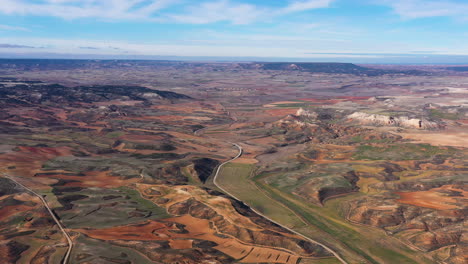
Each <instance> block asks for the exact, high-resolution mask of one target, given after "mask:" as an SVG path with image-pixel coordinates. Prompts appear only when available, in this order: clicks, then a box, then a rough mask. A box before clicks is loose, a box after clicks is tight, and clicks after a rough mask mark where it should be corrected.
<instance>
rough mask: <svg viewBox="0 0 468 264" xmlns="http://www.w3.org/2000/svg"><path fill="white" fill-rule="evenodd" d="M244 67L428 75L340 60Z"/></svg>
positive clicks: (272, 63)
mask: <svg viewBox="0 0 468 264" xmlns="http://www.w3.org/2000/svg"><path fill="white" fill-rule="evenodd" d="M241 67H243V68H255V69H263V70H274V71H304V72H312V73H330V74H354V75H368V76H376V75H384V74H408V75H426V74H427V73H426V72H423V71H416V70H402V71H400V70H383V69H373V68H367V67H362V66H358V65H356V64H353V63H339V62H300V63H294V62H256V63H244V64H241Z"/></svg>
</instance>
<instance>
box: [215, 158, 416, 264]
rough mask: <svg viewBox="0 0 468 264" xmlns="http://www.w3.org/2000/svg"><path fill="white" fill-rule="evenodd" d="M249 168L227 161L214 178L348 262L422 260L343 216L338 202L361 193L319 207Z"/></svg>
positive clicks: (254, 205)
mask: <svg viewBox="0 0 468 264" xmlns="http://www.w3.org/2000/svg"><path fill="white" fill-rule="evenodd" d="M253 171H254V166H253V165H249V164H238V163H229V164H226V165H225V166H224V167H223V168H222V169H221V171H220V174H219V175H218V180H217V182H218V184H219V185H220V186H221V187H223V188H225V189H226V190H227V191H228V192H230V193H232V194H233V195H235V196H236V197H237V198H239V199H241V200H242V201H244V202H245V203H247V204H248V205H249V206H251V207H253V208H254V209H256V210H258V211H259V212H261V213H262V214H264V215H266V216H268V217H270V218H271V219H273V220H275V221H277V222H279V223H281V224H284V225H285V226H288V227H291V228H293V229H294V230H296V231H298V232H300V233H302V234H304V235H306V236H308V237H310V238H312V239H314V240H316V241H318V242H321V243H323V244H326V245H327V246H329V247H330V248H332V249H334V250H335V251H336V252H339V254H340V255H341V256H342V257H343V258H345V260H347V261H348V262H349V263H408V264H409V263H425V259H424V258H422V257H421V254H419V253H416V252H413V251H412V250H410V249H408V248H407V247H406V246H404V245H403V244H401V243H400V242H399V241H397V239H395V238H393V237H389V236H387V235H386V234H385V233H384V232H383V231H382V230H378V229H376V228H372V227H365V226H356V225H353V224H351V223H349V222H347V221H346V220H345V219H344V216H343V215H342V214H341V212H342V208H341V206H342V204H345V201H346V200H347V199H353V198H356V197H357V196H360V195H362V194H360V193H356V194H353V195H348V196H344V197H340V198H336V199H332V200H330V201H329V202H327V203H326V204H325V206H324V207H320V206H317V205H314V204H311V203H308V202H306V201H304V200H300V198H298V197H296V196H293V195H291V194H287V193H284V192H281V191H280V190H278V189H275V188H274V187H272V186H270V185H267V184H265V183H264V182H263V180H262V178H261V177H258V176H257V177H254V178H253V179H252V178H251V176H252V174H253ZM258 187H260V188H258ZM292 211H294V213H293V212H292ZM304 221H305V222H306V223H307V224H305V223H304ZM375 241H378V242H377V243H376V242H375ZM319 263H320V262H319ZM325 263H326V262H325Z"/></svg>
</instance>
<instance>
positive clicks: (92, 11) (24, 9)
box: [0, 0, 176, 19]
mask: <svg viewBox="0 0 468 264" xmlns="http://www.w3.org/2000/svg"><path fill="white" fill-rule="evenodd" d="M174 2H176V1H173V0H105V1H101V0H38V1H25V0H0V12H1V13H4V14H7V15H35V16H54V17H60V18H64V19H76V18H104V19H145V18H148V17H149V16H150V15H152V14H153V13H155V12H156V11H159V10H161V9H163V8H166V7H168V6H169V5H171V4H173V3H174Z"/></svg>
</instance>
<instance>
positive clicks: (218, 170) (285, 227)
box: [213, 143, 348, 264]
mask: <svg viewBox="0 0 468 264" xmlns="http://www.w3.org/2000/svg"><path fill="white" fill-rule="evenodd" d="M231 144H232V145H234V146H236V147H237V148H238V149H239V153H238V154H237V156H235V157H234V158H232V159H230V160H227V161H225V162H223V163H221V164H220V165H219V166H218V169H217V170H216V173H215V175H214V177H213V183H214V185H216V187H218V188H219V189H220V190H222V191H223V192H224V193H226V194H227V195H229V196H231V197H232V198H234V199H236V200H238V201H241V202H242V200H241V199H239V198H237V197H236V196H235V195H234V194H232V193H230V192H228V191H227V190H226V189H224V188H223V187H221V186H220V185H219V184H218V183H217V179H218V175H219V172H220V171H221V168H222V167H223V166H224V165H226V164H228V163H229V162H232V161H234V160H236V159H238V158H239V157H240V156H241V155H242V152H243V149H242V147H241V146H240V145H239V144H236V143H231ZM247 205H248V206H249V207H250V209H251V210H252V211H254V212H255V213H256V214H258V215H260V216H262V217H264V218H266V219H268V220H269V221H270V222H273V223H275V224H277V225H279V226H281V227H282V228H284V229H286V230H288V231H290V232H292V233H294V234H296V235H298V236H301V237H303V238H304V239H306V240H308V241H310V242H312V243H315V244H318V245H320V246H322V247H323V248H324V249H326V250H328V252H330V253H332V254H333V255H334V256H335V257H336V258H337V259H338V260H339V261H340V262H341V263H343V264H348V262H346V261H345V260H344V259H343V258H341V257H340V255H338V253H336V252H335V251H333V250H332V249H331V248H329V247H327V246H325V245H324V244H322V243H320V242H317V241H315V240H313V239H312V238H309V237H307V236H305V235H303V234H301V233H299V232H297V231H294V230H292V229H291V228H289V227H287V226H284V225H282V224H280V223H278V222H276V221H275V220H273V219H271V218H269V217H268V216H266V215H264V214H262V213H260V212H258V211H257V210H255V209H254V208H253V207H251V206H250V205H249V204H247Z"/></svg>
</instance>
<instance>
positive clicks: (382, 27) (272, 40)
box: [0, 0, 468, 63]
mask: <svg viewBox="0 0 468 264" xmlns="http://www.w3.org/2000/svg"><path fill="white" fill-rule="evenodd" d="M4 54H7V55H8V54H11V55H13V54H23V56H28V54H29V55H31V56H33V55H37V54H43V55H44V54H45V55H44V56H47V54H75V55H80V54H81V55H85V54H86V55H90V54H91V55H94V56H111V57H112V56H114V57H118V56H181V57H190V56H197V57H202V56H208V57H256V58H303V59H314V60H323V61H326V60H337V59H341V60H348V59H358V60H359V59H360V60H370V61H372V60H377V61H378V60H379V58H380V59H385V60H390V61H393V60H395V61H398V60H399V58H406V59H407V60H411V59H418V60H421V59H422V60H423V61H424V58H435V57H438V58H440V57H444V58H446V57H447V58H448V57H452V58H455V57H457V58H463V59H467V58H468V0H197V1H194V0H0V55H4ZM402 60H404V59H402ZM466 63H468V60H467V61H466Z"/></svg>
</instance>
